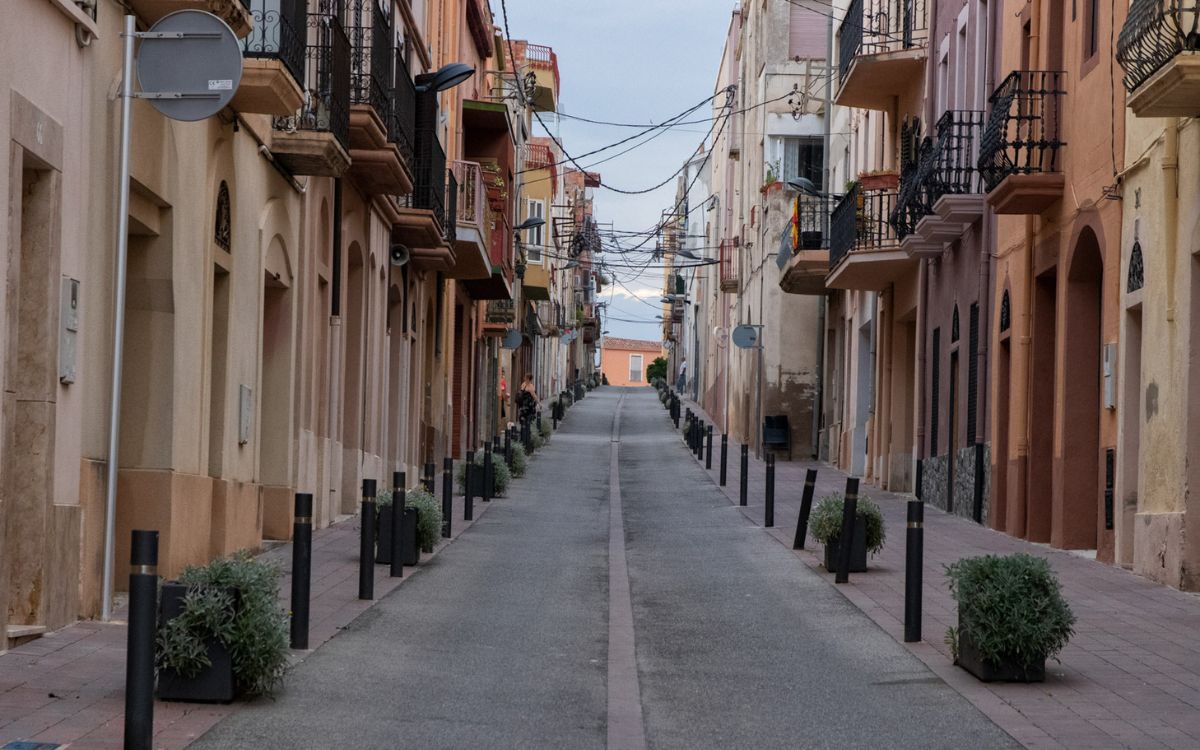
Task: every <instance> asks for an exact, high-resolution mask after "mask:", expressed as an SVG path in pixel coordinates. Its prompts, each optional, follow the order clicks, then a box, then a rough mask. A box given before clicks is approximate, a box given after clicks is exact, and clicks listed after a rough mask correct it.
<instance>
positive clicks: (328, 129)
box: [274, 0, 350, 151]
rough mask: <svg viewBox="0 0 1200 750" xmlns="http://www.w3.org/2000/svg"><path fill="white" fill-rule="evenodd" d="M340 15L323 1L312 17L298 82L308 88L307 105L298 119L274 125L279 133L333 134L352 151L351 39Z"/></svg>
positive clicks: (279, 120)
mask: <svg viewBox="0 0 1200 750" xmlns="http://www.w3.org/2000/svg"><path fill="white" fill-rule="evenodd" d="M336 11H337V6H336V5H335V3H334V2H333V0H322V2H321V4H320V7H319V10H318V11H317V12H315V13H309V14H308V20H307V22H306V26H307V35H308V44H307V47H306V50H305V54H304V68H305V70H304V73H303V74H302V75H301V77H300V78H298V79H297V82H299V83H301V84H302V85H303V87H304V102H303V104H302V105H301V108H300V111H299V112H297V113H296V114H295V115H292V116H290V117H277V118H275V123H274V124H275V128H276V129H278V130H286V131H295V130H314V131H319V132H325V133H332V134H333V136H334V137H335V138H337V139H338V142H340V143H341V144H342V147H343V148H345V149H346V150H347V151H348V150H349V149H350V39H349V37H347V36H346V31H345V29H343V28H342V22H341V20H340V18H339V17H338V13H337V12H336Z"/></svg>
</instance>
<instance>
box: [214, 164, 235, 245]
mask: <svg viewBox="0 0 1200 750" xmlns="http://www.w3.org/2000/svg"><path fill="white" fill-rule="evenodd" d="M231 236H232V229H231V219H230V216H229V186H228V185H226V184H225V181H224V180H221V186H220V187H219V188H217V218H216V227H215V229H214V232H213V241H214V242H216V243H217V247H220V248H221V249H222V250H224V251H225V252H229V248H230V238H231Z"/></svg>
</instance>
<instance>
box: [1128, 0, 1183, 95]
mask: <svg viewBox="0 0 1200 750" xmlns="http://www.w3.org/2000/svg"><path fill="white" fill-rule="evenodd" d="M1198 29H1200V4H1198V3H1197V2H1196V0H1133V3H1131V4H1130V6H1129V15H1128V16H1127V17H1126V18H1125V26H1124V28H1122V29H1121V35H1120V36H1119V37H1118V38H1117V62H1119V63H1120V64H1121V67H1122V68H1124V70H1125V78H1124V82H1125V90H1126V91H1128V92H1129V96H1128V98H1127V99H1126V104H1127V105H1128V107H1129V108H1130V109H1131V110H1133V114H1134V116H1135V117H1195V116H1196V115H1200V33H1198Z"/></svg>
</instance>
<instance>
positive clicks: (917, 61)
mask: <svg viewBox="0 0 1200 750" xmlns="http://www.w3.org/2000/svg"><path fill="white" fill-rule="evenodd" d="M926 1H927V0H851V2H850V7H849V8H847V9H846V16H845V18H843V19H842V23H841V26H840V27H839V28H838V40H837V43H838V75H839V79H840V80H839V85H838V90H837V95H836V96H835V97H834V102H835V103H836V104H839V105H841V106H843V107H863V108H864V109H876V110H889V109H891V108H892V104H893V100H894V99H895V98H896V97H897V96H899V95H900V94H901V93H902V92H905V91H907V90H909V89H914V90H915V89H916V88H919V87H920V86H921V84H922V80H923V78H922V71H923V70H924V67H925V43H926V39H927V37H928V36H929V14H928V9H927V7H926Z"/></svg>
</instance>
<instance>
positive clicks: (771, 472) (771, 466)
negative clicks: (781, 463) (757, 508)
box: [763, 451, 775, 529]
mask: <svg viewBox="0 0 1200 750" xmlns="http://www.w3.org/2000/svg"><path fill="white" fill-rule="evenodd" d="M766 459H767V489H766V497H765V498H763V526H765V527H766V528H768V529H769V528H771V527H772V526H774V525H775V454H774V453H773V452H772V451H767V455H766Z"/></svg>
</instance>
